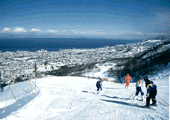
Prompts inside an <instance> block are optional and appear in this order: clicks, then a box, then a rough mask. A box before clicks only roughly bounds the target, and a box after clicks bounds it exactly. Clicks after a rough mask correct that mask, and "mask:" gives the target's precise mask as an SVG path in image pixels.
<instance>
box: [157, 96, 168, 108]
mask: <svg viewBox="0 0 170 120" xmlns="http://www.w3.org/2000/svg"><path fill="white" fill-rule="evenodd" d="M157 96H158V97H159V98H160V99H161V100H162V101H164V100H163V99H162V98H161V97H160V96H159V95H157ZM164 102H165V101H164ZM165 103H166V104H168V103H167V102H165ZM168 106H169V104H168Z"/></svg>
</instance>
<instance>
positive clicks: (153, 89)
mask: <svg viewBox="0 0 170 120" xmlns="http://www.w3.org/2000/svg"><path fill="white" fill-rule="evenodd" d="M124 80H125V81H126V85H125V88H127V89H128V86H129V84H130V81H132V78H131V76H130V75H129V73H128V74H127V76H126V77H125V79H124ZM102 81H103V80H102V78H99V81H97V82H96V87H97V94H98V93H99V90H102ZM144 81H145V87H146V88H147V94H146V105H145V107H147V108H149V107H150V105H151V106H157V104H156V99H155V97H156V95H157V86H156V85H155V83H154V82H152V81H150V80H149V79H148V77H145V78H144ZM142 86H143V81H142V77H140V79H139V80H138V81H137V82H136V93H135V96H134V98H133V99H134V100H136V99H137V96H138V94H139V93H141V96H142V100H145V99H144V92H143V91H142ZM150 99H152V104H150Z"/></svg>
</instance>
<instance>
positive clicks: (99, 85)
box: [96, 78, 102, 93]
mask: <svg viewBox="0 0 170 120" xmlns="http://www.w3.org/2000/svg"><path fill="white" fill-rule="evenodd" d="M99 79H100V80H99V81H97V82H96V87H97V93H99V90H102V79H101V78H99Z"/></svg>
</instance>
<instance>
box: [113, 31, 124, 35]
mask: <svg viewBox="0 0 170 120" xmlns="http://www.w3.org/2000/svg"><path fill="white" fill-rule="evenodd" d="M112 34H114V35H121V34H123V33H118V32H117V33H116V32H113V33H112Z"/></svg>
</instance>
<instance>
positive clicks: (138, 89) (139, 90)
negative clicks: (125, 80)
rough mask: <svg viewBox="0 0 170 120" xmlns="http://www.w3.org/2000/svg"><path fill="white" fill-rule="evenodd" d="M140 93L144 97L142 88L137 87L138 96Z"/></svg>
mask: <svg viewBox="0 0 170 120" xmlns="http://www.w3.org/2000/svg"><path fill="white" fill-rule="evenodd" d="M139 92H140V93H141V95H144V92H142V88H141V87H136V94H135V95H136V96H137V95H138V94H139Z"/></svg>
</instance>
